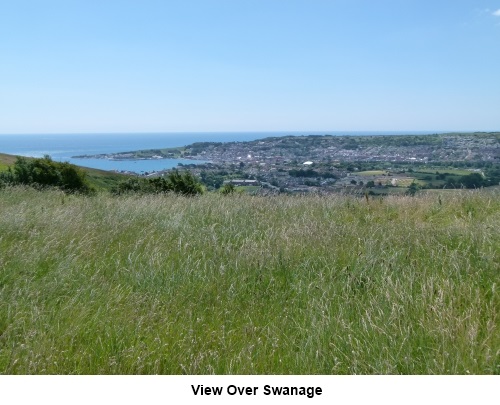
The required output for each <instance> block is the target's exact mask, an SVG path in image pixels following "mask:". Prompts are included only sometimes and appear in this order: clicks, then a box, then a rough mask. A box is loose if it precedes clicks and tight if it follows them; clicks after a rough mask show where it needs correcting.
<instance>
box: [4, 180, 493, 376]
mask: <svg viewBox="0 0 500 405" xmlns="http://www.w3.org/2000/svg"><path fill="white" fill-rule="evenodd" d="M499 196H500V195H499V192H498V190H496V191H494V192H491V191H489V192H487V193H486V192H485V193H482V192H479V191H473V192H468V191H457V192H454V193H448V194H445V193H443V194H440V195H439V196H438V195H435V194H424V193H422V194H421V195H420V196H418V197H414V198H411V197H387V198H384V199H379V200H370V201H366V200H365V199H364V198H356V197H352V196H342V195H336V196H331V197H320V196H305V197H300V196H295V197H290V196H278V197H266V198H264V197H256V196H249V195H244V194H243V195H240V194H235V195H232V196H222V195H218V194H207V195H204V196H201V197H197V198H185V197H179V196H174V195H168V196H159V195H154V196H142V197H139V196H126V197H112V196H110V195H107V194H98V195H96V196H91V197H80V196H74V195H70V196H68V195H64V194H62V193H61V192H58V191H44V192H37V191H34V190H32V189H28V188H26V189H25V188H5V189H3V190H0V371H1V372H2V373H6V374H42V373H43V374H96V373H101V374H102V373H104V374H154V373H160V374H212V373H215V374H355V373H356V374H381V373H383V374H393V373H395V374H421V373H423V374H467V373H471V374H498V373H500V296H499V282H500V271H499V268H500V259H499V257H500V233H499V230H500V198H499Z"/></svg>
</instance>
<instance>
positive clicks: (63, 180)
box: [0, 155, 93, 194]
mask: <svg viewBox="0 0 500 405" xmlns="http://www.w3.org/2000/svg"><path fill="white" fill-rule="evenodd" d="M0 183H3V184H9V185H27V186H33V187H36V188H46V187H57V188H59V189H61V190H63V191H65V192H69V193H83V194H87V193H89V192H92V191H93V188H92V187H91V186H90V185H89V184H88V182H87V179H86V172H85V171H84V170H82V169H80V168H79V167H77V166H75V165H72V164H70V163H68V162H55V161H53V160H52V159H51V157H50V156H48V155H46V156H44V157H43V158H30V159H28V158H24V157H18V158H17V160H16V161H15V163H14V164H13V165H12V166H10V167H9V168H8V169H7V171H4V172H2V173H0Z"/></svg>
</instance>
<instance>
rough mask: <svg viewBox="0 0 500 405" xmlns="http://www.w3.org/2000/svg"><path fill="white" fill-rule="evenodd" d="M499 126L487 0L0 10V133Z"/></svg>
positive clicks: (23, 3)
mask: <svg viewBox="0 0 500 405" xmlns="http://www.w3.org/2000/svg"><path fill="white" fill-rule="evenodd" d="M273 130H276V131H281V130H289V131H307V130H311V131H312V130H315V131H316V130H325V131H326V130H332V131H334V130H339V131H363V130H379V131H383V130H385V131H393V130H415V131H425V130H433V131H434V130H435V131H447V130H463V131H471V130H483V131H490V130H500V0H484V1H482V0H377V1H375V0H329V1H327V0H181V1H177V0H163V1H161V0H134V1H132V0H31V1H27V0H15V1H11V0H0V133H40V132H53V133H56V132H145V131H146V132H168V131H273Z"/></svg>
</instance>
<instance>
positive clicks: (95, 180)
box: [0, 153, 130, 190]
mask: <svg viewBox="0 0 500 405" xmlns="http://www.w3.org/2000/svg"><path fill="white" fill-rule="evenodd" d="M16 158H17V157H16V156H14V155H7V154H5V153H0V171H3V170H7V168H8V167H9V166H11V165H13V164H14V162H15V161H16ZM27 159H29V158H27ZM82 169H84V170H85V172H86V173H87V179H88V182H89V185H90V186H92V187H93V188H94V189H96V190H110V189H111V188H113V187H114V186H116V185H117V184H118V183H119V182H120V181H122V180H125V179H127V178H129V177H130V176H127V175H124V174H121V173H114V172H109V171H106V170H99V169H92V168H89V167H82Z"/></svg>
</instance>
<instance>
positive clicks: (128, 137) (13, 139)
mask: <svg viewBox="0 0 500 405" xmlns="http://www.w3.org/2000/svg"><path fill="white" fill-rule="evenodd" d="M428 133H432V132H430V131H425V132H423V131H413V132H411V131H398V132H396V131H390V132H388V131H357V132H354V131H351V132H339V131H300V132H299V131H274V132H169V133H121V134H119V133H103V134H70V133H68V134H0V153H7V154H12V155H20V156H30V157H42V156H44V155H49V156H51V157H52V159H54V160H56V161H64V162H70V163H73V164H76V165H79V166H84V167H91V168H95V169H102V170H116V171H133V172H136V173H142V172H152V171H158V170H163V169H170V168H173V167H176V166H177V165H178V164H179V163H182V164H192V163H196V162H197V161H194V160H187V159H158V160H120V161H118V160H107V159H81V158H80V159H77V158H74V157H73V156H78V155H80V156H81V155H96V154H104V153H118V152H129V151H136V150H144V149H161V148H170V147H178V146H185V145H189V144H191V143H194V142H243V141H252V140H256V139H262V138H266V137H270V136H286V135H324V134H330V135H420V134H428Z"/></svg>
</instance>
